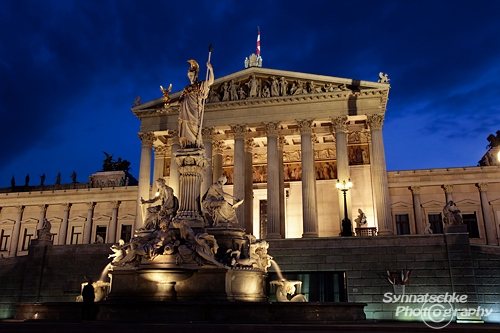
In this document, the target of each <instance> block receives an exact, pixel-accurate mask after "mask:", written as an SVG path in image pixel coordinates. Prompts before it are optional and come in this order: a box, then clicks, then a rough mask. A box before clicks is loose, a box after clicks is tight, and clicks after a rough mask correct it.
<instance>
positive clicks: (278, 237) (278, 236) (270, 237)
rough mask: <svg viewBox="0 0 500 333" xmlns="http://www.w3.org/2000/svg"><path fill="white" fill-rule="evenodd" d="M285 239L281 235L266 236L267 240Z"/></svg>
mask: <svg viewBox="0 0 500 333" xmlns="http://www.w3.org/2000/svg"><path fill="white" fill-rule="evenodd" d="M281 238H283V237H281V235H280V234H267V235H266V239H281Z"/></svg>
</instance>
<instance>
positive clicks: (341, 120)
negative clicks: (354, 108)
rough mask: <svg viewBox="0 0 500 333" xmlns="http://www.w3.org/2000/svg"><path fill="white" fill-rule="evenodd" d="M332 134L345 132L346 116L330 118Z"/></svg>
mask: <svg viewBox="0 0 500 333" xmlns="http://www.w3.org/2000/svg"><path fill="white" fill-rule="evenodd" d="M332 125H333V130H334V132H344V133H345V132H347V116H340V117H336V118H332Z"/></svg>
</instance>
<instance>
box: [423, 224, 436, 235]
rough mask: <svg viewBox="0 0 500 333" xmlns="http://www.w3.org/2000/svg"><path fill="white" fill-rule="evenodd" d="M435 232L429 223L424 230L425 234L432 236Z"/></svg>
mask: <svg viewBox="0 0 500 333" xmlns="http://www.w3.org/2000/svg"><path fill="white" fill-rule="evenodd" d="M433 233H434V232H433V231H432V228H431V224H430V223H427V225H426V226H425V228H424V234H428V235H432V234H433Z"/></svg>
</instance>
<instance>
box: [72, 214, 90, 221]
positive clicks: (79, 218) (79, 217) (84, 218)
mask: <svg viewBox="0 0 500 333" xmlns="http://www.w3.org/2000/svg"><path fill="white" fill-rule="evenodd" d="M68 221H69V222H85V221H87V218H86V217H85V216H81V215H78V216H75V217H72V218H70V219H69V220H68Z"/></svg>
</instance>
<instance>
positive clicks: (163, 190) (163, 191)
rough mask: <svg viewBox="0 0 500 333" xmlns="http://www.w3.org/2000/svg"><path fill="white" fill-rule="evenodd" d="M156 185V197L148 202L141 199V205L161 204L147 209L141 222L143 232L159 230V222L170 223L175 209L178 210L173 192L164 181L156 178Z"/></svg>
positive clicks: (177, 201)
mask: <svg viewBox="0 0 500 333" xmlns="http://www.w3.org/2000/svg"><path fill="white" fill-rule="evenodd" d="M156 184H157V186H158V195H157V196H155V197H154V198H152V199H149V200H144V199H143V198H141V203H142V204H143V205H144V204H149V203H155V202H157V201H159V200H160V202H161V204H160V205H157V206H154V207H149V208H148V209H147V211H148V214H147V216H146V218H145V220H144V222H143V226H144V229H145V230H151V229H157V228H159V226H160V223H161V221H166V222H167V223H168V222H170V221H171V220H172V218H173V217H174V216H175V214H176V212H177V209H179V200H178V199H177V197H175V196H174V190H173V189H172V188H171V187H170V186H168V185H167V184H166V183H165V179H163V178H158V179H157V180H156Z"/></svg>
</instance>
